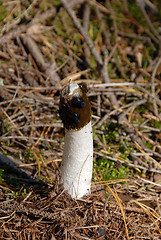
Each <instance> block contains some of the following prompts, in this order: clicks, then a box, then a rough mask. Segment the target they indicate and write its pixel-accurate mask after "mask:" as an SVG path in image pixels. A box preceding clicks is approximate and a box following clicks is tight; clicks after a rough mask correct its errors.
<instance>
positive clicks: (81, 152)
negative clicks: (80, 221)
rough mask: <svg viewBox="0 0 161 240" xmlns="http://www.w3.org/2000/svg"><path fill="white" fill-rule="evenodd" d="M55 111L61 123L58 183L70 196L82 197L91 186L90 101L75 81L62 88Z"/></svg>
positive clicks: (91, 135) (91, 139) (91, 137)
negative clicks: (57, 109)
mask: <svg viewBox="0 0 161 240" xmlns="http://www.w3.org/2000/svg"><path fill="white" fill-rule="evenodd" d="M59 113H60V117H61V119H62V122H63V124H64V127H65V138H64V151H63V159H62V164H61V183H62V184H63V186H64V189H65V190H67V192H68V193H69V194H70V196H71V197H72V198H82V197H83V196H84V195H87V194H89V193H90V189H91V179H92V170H93V134H92V126H91V106H90V102H89V99H88V97H87V95H86V93H85V91H84V90H83V89H82V88H81V87H80V86H79V85H78V84H77V83H74V82H72V83H70V84H69V85H67V86H66V87H65V88H64V89H63V90H62V92H61V97H60V108H59Z"/></svg>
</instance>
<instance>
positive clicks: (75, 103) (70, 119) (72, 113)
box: [59, 82, 91, 130]
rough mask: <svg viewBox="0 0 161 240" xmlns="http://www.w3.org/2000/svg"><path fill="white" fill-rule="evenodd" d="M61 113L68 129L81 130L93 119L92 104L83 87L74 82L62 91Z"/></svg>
mask: <svg viewBox="0 0 161 240" xmlns="http://www.w3.org/2000/svg"><path fill="white" fill-rule="evenodd" d="M59 114H60V117H61V119H62V122H63V124H64V127H65V128H66V129H68V130H79V129H81V128H82V127H84V126H85V125H87V124H88V123H89V122H90V120H91V105H90V102H89V99H88V97H87V95H86V93H85V91H84V90H83V89H81V87H79V85H78V84H76V83H74V82H72V83H70V84H69V85H67V86H66V87H65V88H64V89H63V90H62V92H61V96H60V105H59Z"/></svg>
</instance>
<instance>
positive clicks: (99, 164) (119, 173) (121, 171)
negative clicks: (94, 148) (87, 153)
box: [94, 157, 128, 181]
mask: <svg viewBox="0 0 161 240" xmlns="http://www.w3.org/2000/svg"><path fill="white" fill-rule="evenodd" d="M94 168H95V170H96V171H97V173H98V174H100V172H101V173H102V176H103V180H104V181H107V180H112V179H124V178H126V175H127V173H128V167H125V166H123V165H122V166H121V167H119V168H118V167H117V166H116V164H115V162H114V161H111V160H109V159H108V157H107V159H103V158H98V160H97V161H96V162H95V163H94Z"/></svg>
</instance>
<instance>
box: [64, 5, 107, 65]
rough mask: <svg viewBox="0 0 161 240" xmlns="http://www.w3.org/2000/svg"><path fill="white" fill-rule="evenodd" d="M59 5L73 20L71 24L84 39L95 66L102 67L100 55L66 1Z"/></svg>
mask: <svg viewBox="0 0 161 240" xmlns="http://www.w3.org/2000/svg"><path fill="white" fill-rule="evenodd" d="M61 3H62V4H63V6H64V8H65V9H66V11H67V13H68V14H69V16H70V17H71V19H72V20H73V22H74V24H75V26H76V27H77V29H78V31H79V32H80V33H81V34H82V36H83V37H84V39H85V41H86V43H87V45H88V47H89V49H90V50H91V52H92V54H93V56H94V58H95V60H96V62H97V64H98V65H99V66H102V65H103V61H102V59H101V57H100V55H99V54H98V52H97V50H96V48H95V47H94V44H93V42H92V40H91V39H90V37H89V36H88V35H87V33H86V31H85V30H84V29H83V27H82V26H81V24H80V22H79V20H78V19H77V17H76V16H75V13H74V12H73V10H72V9H70V7H69V6H68V3H67V2H66V0H61Z"/></svg>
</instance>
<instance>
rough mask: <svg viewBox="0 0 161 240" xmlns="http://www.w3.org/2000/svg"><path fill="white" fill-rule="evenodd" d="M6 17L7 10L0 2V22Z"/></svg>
mask: <svg viewBox="0 0 161 240" xmlns="http://www.w3.org/2000/svg"><path fill="white" fill-rule="evenodd" d="M6 16H7V10H6V8H5V6H3V1H0V22H1V21H3V20H4V19H5V17H6Z"/></svg>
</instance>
